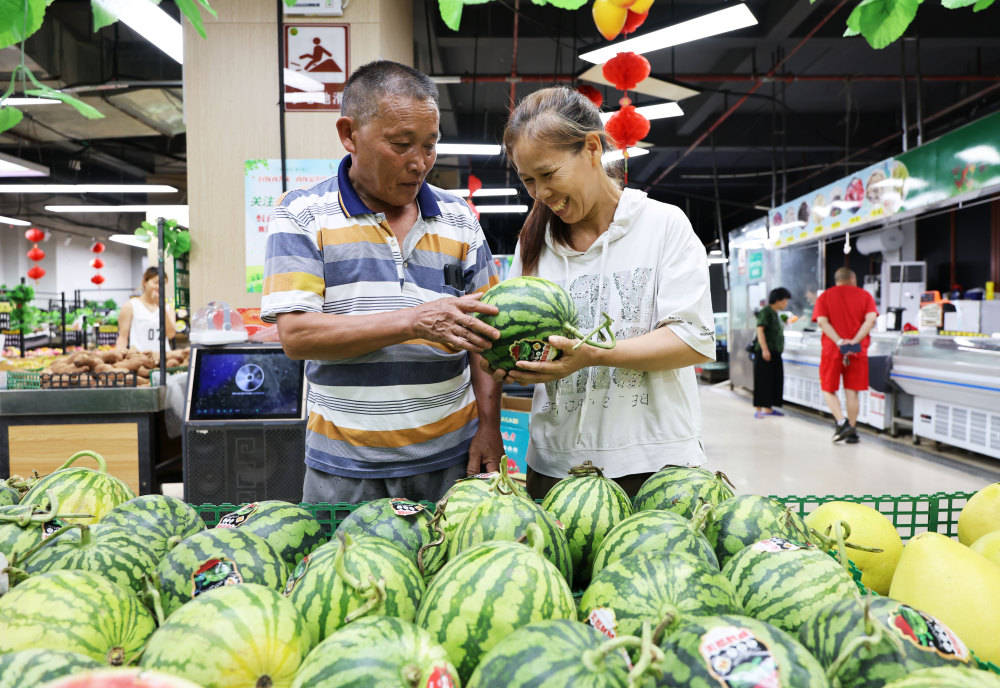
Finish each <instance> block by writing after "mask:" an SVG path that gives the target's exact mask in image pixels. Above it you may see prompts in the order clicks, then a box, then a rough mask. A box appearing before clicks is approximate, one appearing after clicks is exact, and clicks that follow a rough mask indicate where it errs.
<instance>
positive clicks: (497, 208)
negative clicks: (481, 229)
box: [476, 205, 528, 213]
mask: <svg viewBox="0 0 1000 688" xmlns="http://www.w3.org/2000/svg"><path fill="white" fill-rule="evenodd" d="M476 210H478V211H479V212H480V213H526V212H528V206H526V205H477V206H476Z"/></svg>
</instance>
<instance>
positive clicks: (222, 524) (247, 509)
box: [215, 502, 257, 528]
mask: <svg viewBox="0 0 1000 688" xmlns="http://www.w3.org/2000/svg"><path fill="white" fill-rule="evenodd" d="M256 511H257V502H250V503H249V504H245V505H244V506H242V507H240V508H239V509H237V510H236V511H231V512H229V513H228V514H226V515H225V516H223V517H222V518H221V519H219V523H218V524H217V525H216V526H215V527H216V528H238V527H240V526H241V525H243V524H244V523H246V521H247V519H248V518H250V517H251V516H253V515H254V513H255V512H256Z"/></svg>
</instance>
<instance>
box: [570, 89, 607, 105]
mask: <svg viewBox="0 0 1000 688" xmlns="http://www.w3.org/2000/svg"><path fill="white" fill-rule="evenodd" d="M576 90H577V92H579V94H580V95H582V96H583V97H584V98H586V99H587V100H589V101H590V102H591V103H593V104H594V107H601V105H603V104H604V96H602V95H601V92H600V91H598V90H597V89H596V88H594V87H593V86H591V85H590V84H580V85H579V86H577V87H576Z"/></svg>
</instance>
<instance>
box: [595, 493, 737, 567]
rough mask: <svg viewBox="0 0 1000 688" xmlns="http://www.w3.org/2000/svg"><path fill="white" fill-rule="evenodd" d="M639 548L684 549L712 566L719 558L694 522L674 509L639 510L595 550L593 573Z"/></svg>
mask: <svg viewBox="0 0 1000 688" xmlns="http://www.w3.org/2000/svg"><path fill="white" fill-rule="evenodd" d="M638 552H663V553H667V552H669V553H671V554H673V553H675V552H683V553H685V554H690V555H692V556H694V557H696V558H698V559H702V560H704V561H705V563H707V564H709V565H711V566H712V567H713V568H716V569H717V568H719V560H718V559H716V558H715V551H714V550H713V549H712V546H711V545H710V544H708V540H706V539H705V536H704V535H702V534H701V533H700V532H699V531H697V530H695V529H694V528H693V527H692V525H691V523H690V522H689V521H688V520H687V519H685V518H684V517H683V516H680V515H679V514H677V513H674V512H673V511H666V510H663V509H657V510H653V511H637V512H636V513H634V514H632V515H631V516H629V517H628V518H626V519H625V520H624V521H622V522H621V523H619V524H618V525H616V526H615V527H614V528H612V529H611V530H610V531H609V532H608V534H607V535H605V536H604V541H603V542H602V543H601V546H600V547H599V548H598V549H597V552H596V553H595V554H594V566H593V575H595V576H596V575H597V572H598V571H600V570H601V569H603V568H604V567H605V566H607V565H608V564H610V563H612V562H615V561H617V560H619V559H621V558H622V557H624V556H628V555H629V554H636V553H638Z"/></svg>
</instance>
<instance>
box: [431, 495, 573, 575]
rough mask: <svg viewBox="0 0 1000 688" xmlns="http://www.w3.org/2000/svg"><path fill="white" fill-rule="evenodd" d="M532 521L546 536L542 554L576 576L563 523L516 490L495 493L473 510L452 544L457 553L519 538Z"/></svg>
mask: <svg viewBox="0 0 1000 688" xmlns="http://www.w3.org/2000/svg"><path fill="white" fill-rule="evenodd" d="M530 525H535V526H538V528H539V529H540V531H541V533H542V536H543V538H544V546H543V548H542V554H544V555H545V558H546V559H548V560H549V561H551V562H552V563H553V564H554V565H555V566H556V568H558V569H559V572H560V573H562V575H563V578H565V579H566V581H567V582H571V581H572V580H573V558H572V556H571V555H570V551H569V543H567V542H566V536H565V535H564V534H563V530H562V528H560V525H559V523H557V522H556V520H555V519H554V518H553V517H552V515H551V514H549V512H547V511H546V510H545V509H543V508H542V507H541V506H539V505H538V504H536V503H535V502H533V501H531V500H530V499H525V498H523V497H518V496H517V495H515V494H502V493H499V492H498V493H495V494H493V495H491V496H490V497H489V498H488V499H486V500H484V501H483V502H482V503H480V504H479V506H477V507H476V508H474V509H473V510H472V511H470V512H469V514H468V516H466V517H465V520H464V521H462V525H461V526H459V528H458V532H457V533H456V534H455V538H454V539H453V540H452V544H451V547H450V548H449V556H451V557H454V556H456V555H457V554H459V553H461V552H463V551H465V550H466V549H468V548H470V547H473V546H475V545H478V544H479V543H481V542H486V541H488V540H515V541H516V540H518V539H520V538H522V537H524V536H525V535H526V534H527V529H528V527H529V526H530Z"/></svg>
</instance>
